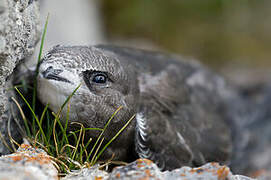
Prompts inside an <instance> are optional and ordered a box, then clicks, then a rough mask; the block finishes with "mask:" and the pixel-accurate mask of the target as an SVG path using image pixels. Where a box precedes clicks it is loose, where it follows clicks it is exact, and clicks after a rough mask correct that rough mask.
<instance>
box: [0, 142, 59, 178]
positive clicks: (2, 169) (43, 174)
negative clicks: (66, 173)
mask: <svg viewBox="0 0 271 180" xmlns="http://www.w3.org/2000/svg"><path fill="white" fill-rule="evenodd" d="M0 179H1V180H2V179H9V180H23V179H28V180H32V179H33V180H36V179H39V180H47V179H48V180H49V179H50V180H52V179H58V172H57V169H56V168H55V167H54V165H53V163H52V161H51V159H50V157H49V156H48V155H47V154H46V153H45V152H44V151H42V150H41V149H34V148H32V147H31V146H28V145H21V147H20V148H19V149H18V151H17V152H16V153H13V154H10V155H5V156H2V157H0Z"/></svg>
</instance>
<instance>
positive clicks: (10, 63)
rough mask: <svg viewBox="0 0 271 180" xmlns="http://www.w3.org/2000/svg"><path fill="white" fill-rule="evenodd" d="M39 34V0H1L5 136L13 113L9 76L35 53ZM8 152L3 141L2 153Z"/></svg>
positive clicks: (0, 96)
mask: <svg viewBox="0 0 271 180" xmlns="http://www.w3.org/2000/svg"><path fill="white" fill-rule="evenodd" d="M39 36H40V26H39V2H38V1H34V0H20V1H17V0H1V1H0V127H1V128H0V132H1V133H2V134H3V135H4V136H5V138H6V137H7V121H8V119H9V116H10V112H8V110H9V107H8V104H9V103H8V93H9V91H8V90H7V89H8V88H9V83H8V79H9V77H10V76H11V74H12V72H13V70H14V68H15V66H16V64H18V63H19V62H20V61H21V60H22V59H24V58H25V57H27V56H30V55H31V54H32V53H33V51H34V47H35V44H36V42H37V40H38V39H39ZM11 130H12V127H11ZM0 142H1V141H0ZM7 152H8V151H7V149H6V148H5V146H4V145H3V144H2V142H1V143H0V154H6V153H7Z"/></svg>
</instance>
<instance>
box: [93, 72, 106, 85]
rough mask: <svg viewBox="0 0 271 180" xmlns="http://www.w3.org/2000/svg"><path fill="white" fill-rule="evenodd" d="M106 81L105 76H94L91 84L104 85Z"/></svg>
mask: <svg viewBox="0 0 271 180" xmlns="http://www.w3.org/2000/svg"><path fill="white" fill-rule="evenodd" d="M106 81H107V76H106V75H105V74H96V75H94V76H93V79H92V82H95V83H98V84H104V83H106Z"/></svg>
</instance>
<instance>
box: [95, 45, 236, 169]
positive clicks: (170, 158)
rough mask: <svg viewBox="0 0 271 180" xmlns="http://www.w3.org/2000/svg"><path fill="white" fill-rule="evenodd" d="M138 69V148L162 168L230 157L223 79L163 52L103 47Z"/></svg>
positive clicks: (229, 94) (222, 160)
mask: <svg viewBox="0 0 271 180" xmlns="http://www.w3.org/2000/svg"><path fill="white" fill-rule="evenodd" d="M99 48H101V49H103V50H105V51H110V52H113V53H114V54H116V55H117V57H118V58H119V59H120V60H122V61H125V60H126V61H128V62H129V63H130V64H134V65H135V68H137V69H138V71H139V75H138V79H139V84H140V85H139V86H140V93H141V97H140V98H141V100H140V102H141V105H140V110H139V113H138V114H137V128H136V151H137V153H138V154H139V156H140V157H142V158H149V159H151V160H154V161H156V162H157V163H158V164H159V165H160V167H162V168H163V167H165V169H174V168H176V167H180V166H182V165H200V164H202V163H204V162H206V161H219V162H225V161H227V160H228V159H229V158H230V155H231V149H232V144H231V142H232V140H231V132H230V128H229V127H228V125H227V123H226V118H227V117H226V112H225V109H227V108H226V107H225V106H227V105H226V104H225V103H224V100H225V98H227V97H226V96H231V92H230V91H228V89H227V88H226V85H225V84H224V81H223V79H222V78H220V77H219V76H217V75H215V74H214V73H212V72H211V71H209V70H208V69H207V68H205V67H203V66H201V65H200V64H198V63H195V62H193V61H192V62H190V61H185V60H182V59H178V58H176V57H175V56H167V55H165V54H161V53H154V52H148V51H143V50H134V49H130V48H120V47H114V46H99Z"/></svg>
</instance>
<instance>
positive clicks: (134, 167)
mask: <svg viewBox="0 0 271 180" xmlns="http://www.w3.org/2000/svg"><path fill="white" fill-rule="evenodd" d="M81 172H82V173H80V174H78V175H69V176H67V177H65V178H64V179H65V180H75V179H80V180H87V179H108V180H118V179H127V180H139V179H149V180H152V179H153V180H154V179H155V180H158V179H161V180H162V179H163V180H175V179H180V180H195V179H201V180H226V179H227V180H253V178H249V177H246V176H241V175H233V174H232V173H231V171H230V169H229V168H228V167H227V166H220V165H219V164H218V163H208V164H205V165H204V166H201V167H199V168H190V167H182V168H180V169H176V170H173V171H165V172H161V171H160V170H159V168H158V167H157V165H156V164H154V163H153V162H152V161H150V160H147V159H138V160H137V161H135V162H132V163H130V164H128V165H127V166H120V167H117V168H115V169H114V170H113V171H112V173H110V174H109V176H108V174H105V175H104V176H103V175H101V173H99V174H95V173H94V172H98V170H97V169H92V168H91V169H88V170H87V169H84V170H82V171H81Z"/></svg>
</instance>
